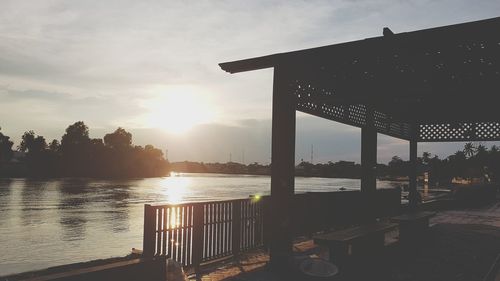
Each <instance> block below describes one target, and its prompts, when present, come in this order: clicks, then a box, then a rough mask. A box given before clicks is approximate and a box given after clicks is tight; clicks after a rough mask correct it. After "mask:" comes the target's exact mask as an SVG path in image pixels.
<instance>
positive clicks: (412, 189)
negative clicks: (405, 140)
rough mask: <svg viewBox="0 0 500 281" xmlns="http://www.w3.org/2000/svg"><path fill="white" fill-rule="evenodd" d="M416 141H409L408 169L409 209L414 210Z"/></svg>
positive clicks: (416, 196) (415, 204)
mask: <svg viewBox="0 0 500 281" xmlns="http://www.w3.org/2000/svg"><path fill="white" fill-rule="evenodd" d="M417 144H418V143H417V140H416V138H415V137H414V138H412V140H410V167H409V170H410V171H409V177H408V179H409V181H410V182H409V194H408V200H409V206H410V209H415V208H416V206H417V204H418V202H417V201H418V195H417V192H418V191H417V169H418V167H417V154H418V151H417Z"/></svg>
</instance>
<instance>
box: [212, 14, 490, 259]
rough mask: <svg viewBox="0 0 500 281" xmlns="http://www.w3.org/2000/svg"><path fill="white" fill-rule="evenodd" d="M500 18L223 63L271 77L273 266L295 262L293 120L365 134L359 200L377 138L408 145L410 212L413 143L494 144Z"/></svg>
mask: <svg viewBox="0 0 500 281" xmlns="http://www.w3.org/2000/svg"><path fill="white" fill-rule="evenodd" d="M499 30H500V18H493V19H488V20H482V21H476V22H470V23H464V24H457V25H451V26H445V27H439V28H432V29H426V30H420V31H414V32H406V33H399V34H398V33H394V32H392V31H391V30H390V29H388V28H384V31H383V36H381V37H376V38H369V39H364V40H359V41H353V42H348V43H342V44H336V45H330V46H324V47H319V48H313V49H307V50H301V51H295V52H289V53H280V54H273V55H268V56H263V57H257V58H251V59H245V60H239V61H233V62H227V63H221V64H220V67H221V68H222V69H223V70H225V71H227V72H229V73H238V72H245V71H251V70H258V69H264V68H274V82H273V83H274V85H273V114H272V116H273V121H272V171H271V174H272V179H271V205H272V206H273V214H272V215H273V217H272V221H273V222H272V224H271V225H272V226H273V230H272V232H271V235H272V237H271V242H270V243H271V245H270V254H271V264H273V265H275V266H278V267H279V266H281V265H286V264H287V262H288V260H289V258H290V256H291V254H292V236H291V231H290V230H291V228H292V225H291V214H292V209H291V207H292V201H293V194H294V165H295V163H294V159H295V157H294V156H295V155H294V154H295V112H296V110H298V111H302V112H305V113H309V114H312V115H314V116H318V117H322V118H326V119H330V120H333V121H338V122H341V123H344V124H349V125H353V126H356V127H359V128H361V162H362V184H361V191H362V192H365V193H367V194H370V193H373V192H374V191H375V189H376V184H375V175H376V171H375V168H376V159H377V157H376V156H377V133H382V134H386V135H389V136H393V137H396V138H400V139H404V140H407V141H409V143H410V145H409V149H410V162H411V165H410V166H411V170H412V172H411V173H410V175H409V176H410V203H411V205H412V206H415V205H416V198H417V191H416V166H417V143H418V142H448V141H487V140H500V115H499V114H498V103H497V102H496V101H498V100H499V91H500V32H499Z"/></svg>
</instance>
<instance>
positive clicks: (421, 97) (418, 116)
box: [220, 17, 500, 141]
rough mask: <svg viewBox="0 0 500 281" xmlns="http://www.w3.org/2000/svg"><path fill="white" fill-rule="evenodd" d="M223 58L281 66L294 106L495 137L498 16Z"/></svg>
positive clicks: (345, 118)
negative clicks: (361, 38)
mask: <svg viewBox="0 0 500 281" xmlns="http://www.w3.org/2000/svg"><path fill="white" fill-rule="evenodd" d="M383 34H384V35H383V36H380V37H374V38H368V39H364V40H359V41H352V42H347V43H341V44H335V45H329V46H323V47H318V48H312V49H305V50H300V51H294V52H288V53H279V54H273V55H268V56H263V57H257V58H251V59H245V60H238V61H233V62H226V63H221V64H220V67H221V68H222V69H223V70H225V71H227V72H230V73H237V72H244V71H250V70H257V69H264V68H271V67H278V69H280V71H284V72H285V73H286V77H287V81H288V83H287V84H288V85H289V86H290V98H295V99H296V104H297V110H299V111H303V112H306V113H310V114H313V115H315V116H320V117H323V118H327V119H331V120H335V121H339V122H342V123H346V124H350V125H354V126H358V127H363V126H366V125H369V124H371V125H374V126H375V127H376V128H377V130H378V131H379V132H380V133H384V134H387V135H391V136H395V137H399V138H402V139H411V138H416V139H417V140H418V141H472V140H500V108H499V101H500V17H498V18H492V19H487V20H481V21H475V22H468V23H462V24H456V25H450V26H443V27H437V28H431V29H424V30H418V31H413V32H404V33H398V34H394V33H393V32H392V31H391V30H390V29H388V28H384V32H383Z"/></svg>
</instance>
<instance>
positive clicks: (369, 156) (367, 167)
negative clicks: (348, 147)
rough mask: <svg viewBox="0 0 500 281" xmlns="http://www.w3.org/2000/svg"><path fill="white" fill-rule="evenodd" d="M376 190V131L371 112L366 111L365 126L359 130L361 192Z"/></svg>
mask: <svg viewBox="0 0 500 281" xmlns="http://www.w3.org/2000/svg"><path fill="white" fill-rule="evenodd" d="M376 188H377V130H376V129H375V126H374V124H373V110H367V111H366V125H365V126H364V127H362V128H361V191H362V192H371V191H375V190H376Z"/></svg>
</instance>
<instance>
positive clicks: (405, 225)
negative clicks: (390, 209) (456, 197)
mask: <svg viewBox="0 0 500 281" xmlns="http://www.w3.org/2000/svg"><path fill="white" fill-rule="evenodd" d="M435 215H436V212H426V211H422V212H413V213H407V214H403V215H400V216H397V217H393V218H392V219H391V221H393V222H397V223H398V224H399V241H400V242H401V244H407V245H408V244H414V243H416V242H419V241H421V240H422V239H421V236H423V235H425V233H426V232H427V230H428V228H429V218H431V217H433V216H435Z"/></svg>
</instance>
